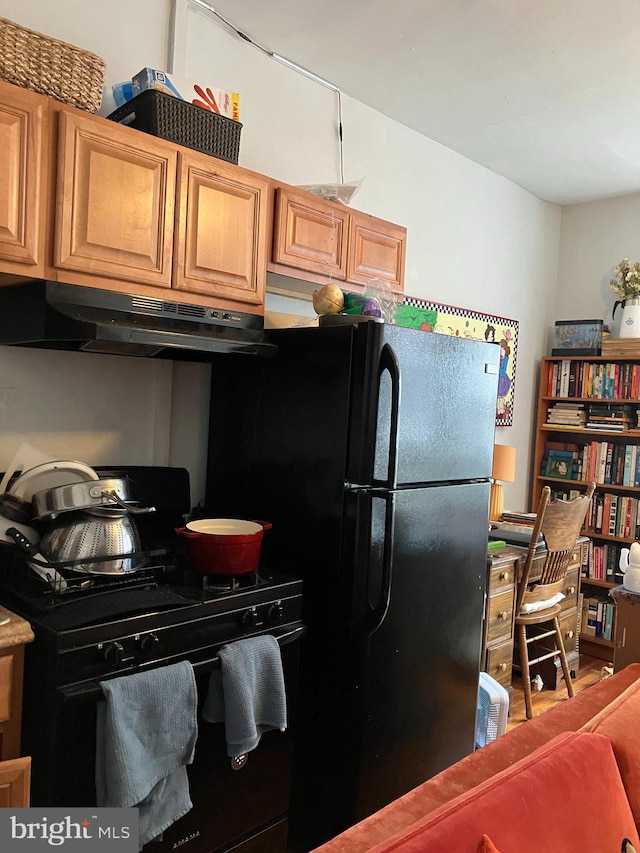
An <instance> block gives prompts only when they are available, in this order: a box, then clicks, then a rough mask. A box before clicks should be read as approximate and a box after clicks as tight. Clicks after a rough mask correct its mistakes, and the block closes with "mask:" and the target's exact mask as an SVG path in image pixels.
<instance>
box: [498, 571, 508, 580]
mask: <svg viewBox="0 0 640 853" xmlns="http://www.w3.org/2000/svg"><path fill="white" fill-rule="evenodd" d="M499 579H500V580H501V581H508V580H509V572H500V575H499Z"/></svg>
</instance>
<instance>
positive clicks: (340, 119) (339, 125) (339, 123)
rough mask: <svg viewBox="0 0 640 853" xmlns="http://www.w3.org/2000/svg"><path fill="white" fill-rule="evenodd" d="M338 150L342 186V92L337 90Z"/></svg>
mask: <svg viewBox="0 0 640 853" xmlns="http://www.w3.org/2000/svg"><path fill="white" fill-rule="evenodd" d="M338 148H339V151H340V183H341V184H344V151H343V147H342V92H341V91H340V89H338Z"/></svg>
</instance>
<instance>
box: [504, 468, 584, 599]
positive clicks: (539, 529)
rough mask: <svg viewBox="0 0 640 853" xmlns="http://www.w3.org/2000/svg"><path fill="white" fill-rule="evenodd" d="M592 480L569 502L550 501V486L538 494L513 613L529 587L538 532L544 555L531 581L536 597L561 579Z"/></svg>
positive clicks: (569, 556)
mask: <svg viewBox="0 0 640 853" xmlns="http://www.w3.org/2000/svg"><path fill="white" fill-rule="evenodd" d="M595 487H596V484H595V483H590V484H589V487H588V488H587V490H586V492H585V493H584V494H583V495H580V496H579V497H577V498H573V500H570V501H563V500H556V501H551V489H550V488H549V486H545V487H544V489H543V490H542V494H541V495H540V502H539V504H538V509H537V511H536V520H535V523H534V526H533V533H532V535H531V542H530V544H529V548H528V551H527V557H526V560H525V565H524V569H523V572H522V575H521V578H520V581H519V584H518V597H517V602H516V613H519V612H520V610H521V608H522V604H523V601H524V598H525V594H526V593H527V587H528V586H529V576H530V574H531V568H532V565H533V560H534V558H535V556H536V543H537V542H538V538H539V534H540V533H542V535H543V536H544V540H545V543H546V547H547V550H546V554H545V557H544V564H543V566H542V569H541V573H540V577H539V579H538V578H537V579H536V580H535V585H536V589H537V590H538V596H536V597H540V598H545V597H548V596H549V594H550V593H553V591H554V590H553V587H554V586H556V587H558V586H560V585H561V583H562V581H563V580H564V576H565V574H566V571H567V566H568V565H569V561H570V559H571V554H572V552H573V549H574V547H575V544H576V539H577V538H578V536H579V535H580V530H581V529H582V524H583V522H584V519H585V516H586V514H587V510H588V509H589V503H590V501H591V496H592V495H593V492H594V489H595Z"/></svg>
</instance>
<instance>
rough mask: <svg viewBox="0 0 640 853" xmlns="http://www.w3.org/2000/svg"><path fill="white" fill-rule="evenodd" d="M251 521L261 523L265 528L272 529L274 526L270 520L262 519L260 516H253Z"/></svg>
mask: <svg viewBox="0 0 640 853" xmlns="http://www.w3.org/2000/svg"><path fill="white" fill-rule="evenodd" d="M251 521H253V523H254V524H261V525H262V529H263V530H271V528H272V527H273V524H271V522H270V521H260V519H259V518H252V519H251Z"/></svg>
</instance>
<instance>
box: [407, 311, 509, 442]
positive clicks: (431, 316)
mask: <svg viewBox="0 0 640 853" xmlns="http://www.w3.org/2000/svg"><path fill="white" fill-rule="evenodd" d="M395 322H396V324H397V325H398V326H408V327H409V328H412V329H424V331H426V332H438V333H439V334H442V335H455V336H456V337H460V338H470V339H472V340H480V341H490V342H491V343H495V344H497V345H498V346H499V347H500V371H499V376H498V400H497V403H496V426H499V427H507V426H513V403H514V396H515V388H516V357H517V354H518V328H519V322H518V320H511V319H509V318H508V317H500V316H498V315H497V314H483V313H482V312H481V311H470V310H468V309H467V308H458V307H456V306H454V305H443V304H441V303H440V302H429V301H427V300H425V299H418V298H416V297H414V296H405V297H404V299H403V300H402V303H401V304H400V305H398V306H397V308H396V319H395Z"/></svg>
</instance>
